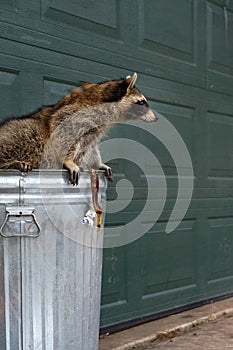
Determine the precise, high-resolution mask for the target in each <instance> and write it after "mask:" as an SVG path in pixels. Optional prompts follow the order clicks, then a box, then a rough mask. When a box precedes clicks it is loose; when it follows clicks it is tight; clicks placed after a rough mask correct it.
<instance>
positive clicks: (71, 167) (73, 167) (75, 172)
mask: <svg viewBox="0 0 233 350" xmlns="http://www.w3.org/2000/svg"><path fill="white" fill-rule="evenodd" d="M63 164H64V166H65V168H66V169H67V170H68V171H69V179H70V182H71V183H72V185H74V186H77V185H78V180H79V176H80V169H79V167H78V166H77V164H75V163H74V162H73V161H72V160H66V161H65V162H64V163H63Z"/></svg>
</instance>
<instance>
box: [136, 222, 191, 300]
mask: <svg viewBox="0 0 233 350" xmlns="http://www.w3.org/2000/svg"><path fill="white" fill-rule="evenodd" d="M164 230H165V224H163V223H160V222H158V223H157V224H156V225H155V226H154V228H153V231H151V232H150V233H147V234H146V236H145V237H144V239H143V240H142V242H143V244H142V251H141V254H142V257H141V259H142V262H143V264H142V269H143V271H142V276H144V277H143V281H142V283H143V296H142V298H145V297H146V296H149V295H152V294H154V295H155V294H156V293H159V292H162V291H163V292H164V293H166V292H169V290H170V289H174V288H183V287H187V286H189V285H192V284H195V280H196V274H195V262H196V254H197V242H196V238H197V235H196V226H195V220H194V221H193V220H184V221H183V222H182V223H181V225H180V226H179V229H178V230H176V232H175V233H174V234H171V235H168V234H167V235H166V234H164ZM165 251H166V254H164V252H165Z"/></svg>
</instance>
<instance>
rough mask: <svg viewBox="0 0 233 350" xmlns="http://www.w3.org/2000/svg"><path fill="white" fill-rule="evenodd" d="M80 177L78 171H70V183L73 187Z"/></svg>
mask: <svg viewBox="0 0 233 350" xmlns="http://www.w3.org/2000/svg"><path fill="white" fill-rule="evenodd" d="M79 176H80V171H79V170H74V169H72V170H70V182H71V183H72V185H73V186H77V185H78V180H79Z"/></svg>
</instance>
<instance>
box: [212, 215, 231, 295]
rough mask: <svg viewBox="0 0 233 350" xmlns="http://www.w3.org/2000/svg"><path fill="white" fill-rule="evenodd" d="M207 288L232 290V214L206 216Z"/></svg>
mask: <svg viewBox="0 0 233 350" xmlns="http://www.w3.org/2000/svg"><path fill="white" fill-rule="evenodd" d="M207 233H208V259H207V261H208V273H207V281H208V289H209V290H212V291H213V290H217V291H218V290H221V289H222V288H224V289H225V290H228V291H231V290H232V282H233V264H232V255H233V244H232V234H233V216H224V217H221V216H220V217H209V218H208V232H207Z"/></svg>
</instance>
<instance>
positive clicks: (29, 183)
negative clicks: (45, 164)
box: [0, 171, 106, 350]
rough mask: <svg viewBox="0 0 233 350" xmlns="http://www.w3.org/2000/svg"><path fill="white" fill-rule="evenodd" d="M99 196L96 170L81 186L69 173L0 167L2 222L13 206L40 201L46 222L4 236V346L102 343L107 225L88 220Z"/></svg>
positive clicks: (36, 348)
mask: <svg viewBox="0 0 233 350" xmlns="http://www.w3.org/2000/svg"><path fill="white" fill-rule="evenodd" d="M99 178H100V194H99V201H100V203H101V205H102V206H103V205H104V200H105V190H106V182H105V179H104V177H103V174H102V173H100V175H99ZM91 203H92V200H91V191H90V175H89V174H88V173H84V174H82V176H81V179H80V183H79V186H78V187H74V186H71V185H69V184H68V179H67V174H66V172H56V171H49V172H46V171H43V172H40V173H39V172H32V173H30V174H28V175H27V176H25V177H22V176H21V175H20V174H19V173H18V172H8V171H0V225H2V223H3V222H4V218H5V215H6V206H11V205H12V206H22V207H27V206H30V207H31V206H34V208H35V212H34V214H35V218H36V220H37V223H38V225H39V227H40V235H39V237H36V238H32V237H10V238H3V237H0V349H1V350H29V349H30V350H55V349H56V350H97V348H98V333H99V310H100V291H101V272H102V249H101V246H102V240H103V231H102V230H100V231H97V228H96V226H94V227H91V226H88V225H86V224H85V225H83V224H82V222H81V219H82V217H83V216H84V214H85V213H86V211H87V210H88V209H89V206H90V205H91ZM12 227H14V226H12Z"/></svg>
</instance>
